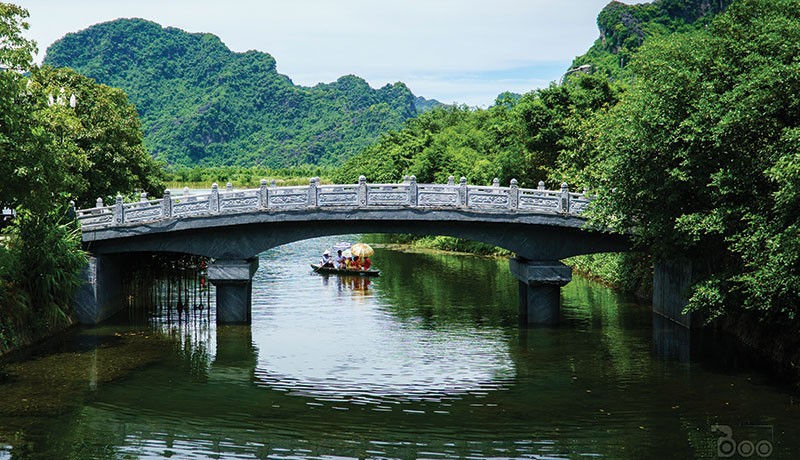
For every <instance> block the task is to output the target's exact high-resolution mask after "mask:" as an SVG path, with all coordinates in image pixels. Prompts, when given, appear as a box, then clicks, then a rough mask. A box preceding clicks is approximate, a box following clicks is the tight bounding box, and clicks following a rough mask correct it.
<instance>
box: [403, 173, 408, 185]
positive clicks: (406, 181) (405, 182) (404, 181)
mask: <svg viewBox="0 0 800 460" xmlns="http://www.w3.org/2000/svg"><path fill="white" fill-rule="evenodd" d="M403 183H404V184H407V183H408V174H406V175H404V176H403Z"/></svg>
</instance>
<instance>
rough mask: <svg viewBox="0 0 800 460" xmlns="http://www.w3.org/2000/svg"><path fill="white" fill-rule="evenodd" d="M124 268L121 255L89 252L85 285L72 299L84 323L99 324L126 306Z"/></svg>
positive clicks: (84, 272) (84, 273)
mask: <svg viewBox="0 0 800 460" xmlns="http://www.w3.org/2000/svg"><path fill="white" fill-rule="evenodd" d="M123 270H124V264H123V262H122V261H121V256H111V255H97V256H91V255H90V256H89V265H87V266H86V268H85V269H84V271H83V285H82V286H81V287H80V288H79V289H78V292H76V293H75V298H74V299H73V302H72V304H73V306H74V307H75V315H76V316H77V318H78V322H79V323H80V324H98V323H100V322H103V321H105V320H107V319H108V318H110V317H111V316H113V315H114V314H116V313H117V312H119V311H120V310H122V308H123V307H124V306H125V298H124V291H123V289H122V272H123Z"/></svg>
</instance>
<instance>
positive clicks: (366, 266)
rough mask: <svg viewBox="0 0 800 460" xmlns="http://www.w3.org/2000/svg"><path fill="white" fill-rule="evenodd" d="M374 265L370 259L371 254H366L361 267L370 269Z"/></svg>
mask: <svg viewBox="0 0 800 460" xmlns="http://www.w3.org/2000/svg"><path fill="white" fill-rule="evenodd" d="M371 266H372V262H371V261H370V260H369V256H364V260H363V261H362V262H361V268H362V269H364V270H369V267H371Z"/></svg>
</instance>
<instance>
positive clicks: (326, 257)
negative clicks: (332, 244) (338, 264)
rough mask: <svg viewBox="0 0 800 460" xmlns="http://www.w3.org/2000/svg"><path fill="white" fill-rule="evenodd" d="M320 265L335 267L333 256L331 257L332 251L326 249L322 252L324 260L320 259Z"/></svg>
mask: <svg viewBox="0 0 800 460" xmlns="http://www.w3.org/2000/svg"><path fill="white" fill-rule="evenodd" d="M320 266H322V267H330V268H333V257H331V252H330V251H325V252H323V253H322V260H321V261H320Z"/></svg>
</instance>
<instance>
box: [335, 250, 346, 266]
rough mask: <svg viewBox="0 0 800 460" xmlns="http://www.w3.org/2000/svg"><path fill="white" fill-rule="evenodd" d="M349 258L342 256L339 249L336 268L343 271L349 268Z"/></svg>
mask: <svg viewBox="0 0 800 460" xmlns="http://www.w3.org/2000/svg"><path fill="white" fill-rule="evenodd" d="M346 261H347V258H346V257H345V256H343V255H342V250H341V249H339V250H338V251H336V268H338V269H340V270H343V269H345V268H347V263H346Z"/></svg>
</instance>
